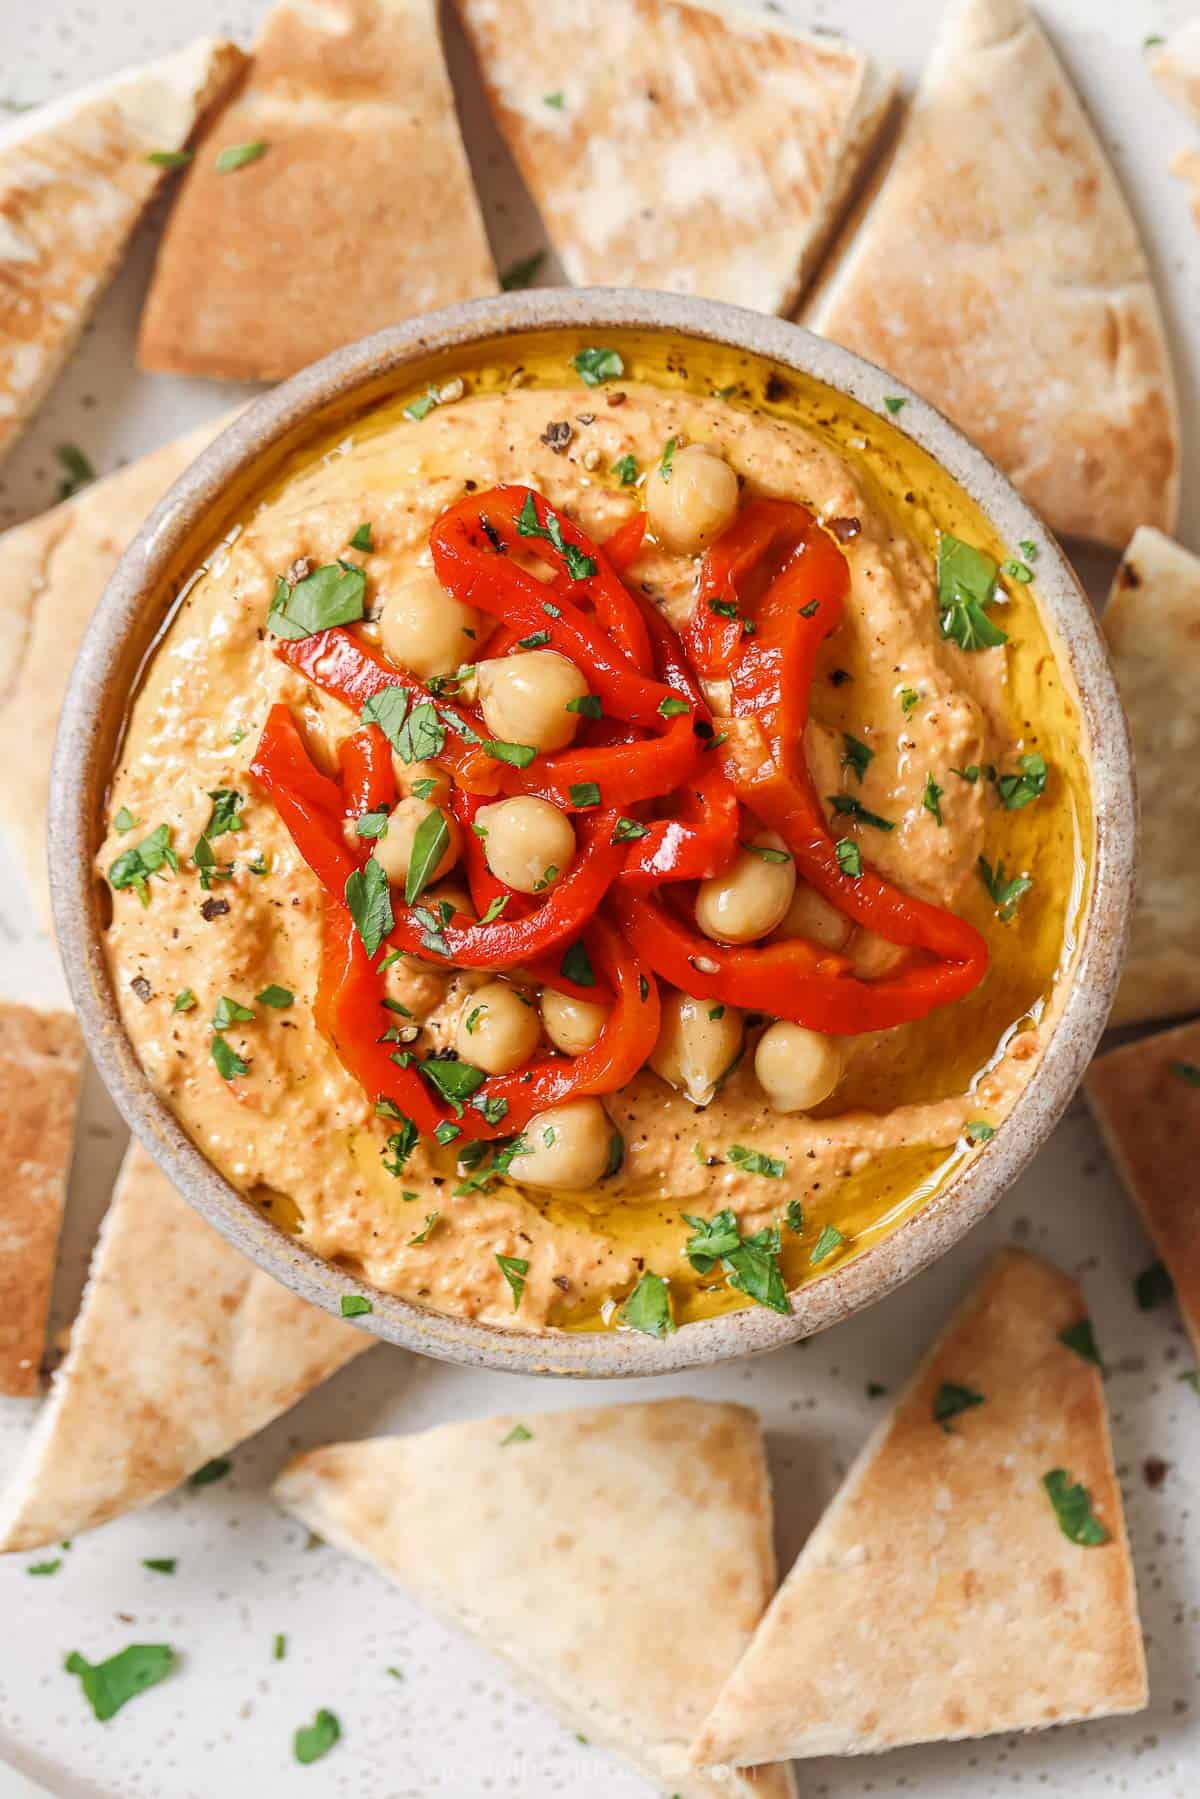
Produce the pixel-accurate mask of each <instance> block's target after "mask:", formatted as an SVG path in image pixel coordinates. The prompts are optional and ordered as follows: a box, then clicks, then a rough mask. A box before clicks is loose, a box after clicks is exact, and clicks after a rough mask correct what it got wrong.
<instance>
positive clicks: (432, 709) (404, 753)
mask: <svg viewBox="0 0 1200 1799" xmlns="http://www.w3.org/2000/svg"><path fill="white" fill-rule="evenodd" d="M366 710H367V708H366V707H365V706H364V707H363V712H364V713H365V712H366ZM445 716H446V715H445V714H439V712H438V710H437V707H436V706H431V705H430V703H429V701H428V700H422V701H421V702H420V704H419V705H416V706H414V707H413V708H412V710H411V712H410V713H409V714H408V717H407V718H406V719H405V721H404V723H403V724H402V725H401V726H400V728H399V730H398V731H397V732H396V736H395V740H394V742H393V745H392V747H393V748H394V749H395V751H396V754H397V755H398V756H399V758H400V760H401V762H409V763H412V762H432V761H433V760H434V759H435V758H436V757H438V756H440V755H441V753H442V751H443V750H444V749H445V747H446V724H445ZM384 735H385V736H387V735H388V733H387V731H386V730H385V732H384Z"/></svg>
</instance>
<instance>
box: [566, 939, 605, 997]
mask: <svg viewBox="0 0 1200 1799" xmlns="http://www.w3.org/2000/svg"><path fill="white" fill-rule="evenodd" d="M558 972H559V973H560V974H561V975H564V976H565V977H566V979H567V980H568V981H574V983H575V985H576V986H577V987H594V986H595V985H596V971H595V969H594V968H593V967H592V958H591V957H590V956H589V955H588V953H587V948H586V946H585V945H584V942H583V940H582V938H580V939H579V940H578V941H577V942H575V943H573V944H571V946H570V948H569V949H568V950H567V952H566V954H565V955H564V956H563V959H562V961H561V962H560V963H559V965H558Z"/></svg>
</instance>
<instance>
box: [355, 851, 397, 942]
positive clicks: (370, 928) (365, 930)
mask: <svg viewBox="0 0 1200 1799" xmlns="http://www.w3.org/2000/svg"><path fill="white" fill-rule="evenodd" d="M346 904H347V906H348V907H349V909H350V916H351V918H352V919H353V920H354V928H355V930H356V931H357V932H358V934H359V936H360V937H361V938H362V943H363V948H364V949H365V950H366V952H367V954H368V956H374V955H375V953H376V951H377V950H378V948H379V946H380V944H381V943H382V942H383V940H384V938H385V937H386V936H387V934H388V932H389V931H390V930H391V929H392V926H393V925H394V924H395V922H396V920H395V917H394V915H393V913H392V893H391V888H390V887H389V886H388V878H387V876H386V874H384V872H383V869H382V867H381V866H380V864H379V863H378V862H376V861H375V860H374V859H373V858H372V859H370V860H368V861H367V862H366V863H365V864H364V865H363V867H362V868H356V869H354V870H353V871H352V872H351V873H350V874H348V875H347V876H346Z"/></svg>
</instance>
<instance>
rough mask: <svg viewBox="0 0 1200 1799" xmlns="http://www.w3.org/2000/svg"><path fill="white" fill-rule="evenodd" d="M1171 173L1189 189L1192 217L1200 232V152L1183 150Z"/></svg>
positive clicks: (1172, 165)
mask: <svg viewBox="0 0 1200 1799" xmlns="http://www.w3.org/2000/svg"><path fill="white" fill-rule="evenodd" d="M1171 173H1172V175H1177V176H1178V177H1179V179H1180V181H1182V182H1183V184H1184V186H1185V187H1186V188H1187V190H1188V200H1189V203H1190V205H1191V208H1192V217H1193V218H1194V219H1195V221H1196V228H1197V230H1200V150H1181V151H1180V152H1179V155H1178V156H1177V157H1176V158H1175V160H1174V161H1173V162H1172V164H1171Z"/></svg>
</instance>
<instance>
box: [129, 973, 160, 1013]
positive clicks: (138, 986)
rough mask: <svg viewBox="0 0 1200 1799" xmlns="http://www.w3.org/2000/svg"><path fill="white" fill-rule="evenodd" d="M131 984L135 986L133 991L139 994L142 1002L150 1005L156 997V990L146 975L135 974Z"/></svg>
mask: <svg viewBox="0 0 1200 1799" xmlns="http://www.w3.org/2000/svg"><path fill="white" fill-rule="evenodd" d="M129 985H130V986H131V987H132V988H133V991H134V992H135V993H136V994H137V996H138V998H139V999H140V1000H141V1002H142V1004H143V1005H144V1006H148V1005H149V1004H150V1001H151V1000H152V999H153V998H154V991H153V989H152V987H151V985H150V983H149V981H148V980H147V979H146V977H145V975H144V974H138V975H134V977H133V979H132V981H130V983H129Z"/></svg>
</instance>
